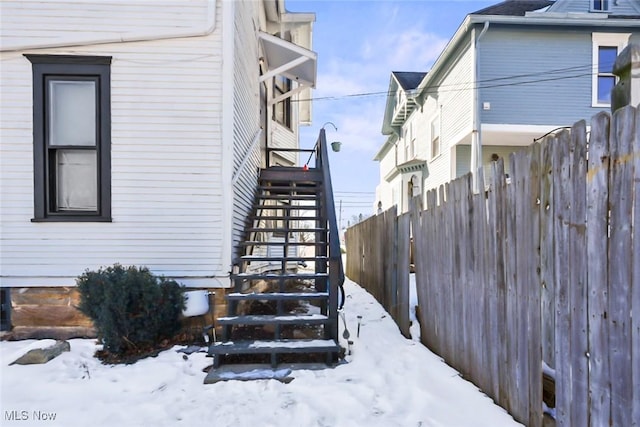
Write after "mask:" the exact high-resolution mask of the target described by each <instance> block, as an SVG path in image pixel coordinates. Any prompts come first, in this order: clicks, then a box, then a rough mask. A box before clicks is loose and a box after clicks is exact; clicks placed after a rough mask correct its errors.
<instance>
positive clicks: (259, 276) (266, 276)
mask: <svg viewBox="0 0 640 427" xmlns="http://www.w3.org/2000/svg"><path fill="white" fill-rule="evenodd" d="M327 277H329V275H328V274H327V273H308V274H300V273H298V274H296V273H292V274H274V273H239V274H233V275H231V278H232V279H241V280H279V279H284V280H287V279H300V280H306V279H326V278H327Z"/></svg>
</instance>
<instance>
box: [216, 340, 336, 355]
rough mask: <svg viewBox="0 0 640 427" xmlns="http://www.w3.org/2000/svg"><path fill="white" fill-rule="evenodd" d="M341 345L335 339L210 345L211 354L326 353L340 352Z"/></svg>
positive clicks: (248, 341) (254, 341)
mask: <svg viewBox="0 0 640 427" xmlns="http://www.w3.org/2000/svg"><path fill="white" fill-rule="evenodd" d="M338 351H340V346H339V345H338V344H336V342H335V341H333V340H295V339H283V340H270V341H266V340H265V341H261V340H242V341H223V342H215V343H213V344H211V345H210V346H209V355H210V356H213V355H215V354H256V353H263V354H264V353H266V354H271V353H326V352H338Z"/></svg>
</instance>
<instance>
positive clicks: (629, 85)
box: [611, 34, 640, 113]
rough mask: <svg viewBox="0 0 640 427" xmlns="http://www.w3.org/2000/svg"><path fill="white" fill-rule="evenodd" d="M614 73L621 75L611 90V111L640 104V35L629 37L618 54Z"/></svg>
mask: <svg viewBox="0 0 640 427" xmlns="http://www.w3.org/2000/svg"><path fill="white" fill-rule="evenodd" d="M613 74H615V75H616V76H618V77H620V80H619V81H618V84H616V86H615V87H614V88H613V90H612V91H611V112H612V113H615V112H616V111H617V110H618V109H619V108H622V107H625V106H627V105H632V106H636V105H638V104H640V35H638V34H635V35H633V36H631V37H630V38H629V44H628V45H627V47H625V48H624V49H623V50H622V52H620V54H619V55H618V58H617V59H616V62H615V64H614V65H613Z"/></svg>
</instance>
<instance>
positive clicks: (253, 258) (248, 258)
mask: <svg viewBox="0 0 640 427" xmlns="http://www.w3.org/2000/svg"><path fill="white" fill-rule="evenodd" d="M328 260H329V257H326V256H317V257H289V256H284V257H269V256H260V255H243V256H241V257H240V261H245V262H254V261H255V262H261V261H265V262H272V261H274V262H282V261H286V262H290V261H291V262H298V261H299V262H303V261H304V262H306V261H310V262H313V261H328Z"/></svg>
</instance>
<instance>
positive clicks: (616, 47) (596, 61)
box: [592, 33, 630, 107]
mask: <svg viewBox="0 0 640 427" xmlns="http://www.w3.org/2000/svg"><path fill="white" fill-rule="evenodd" d="M629 36H630V34H611V33H593V34H592V42H593V53H592V67H593V68H592V69H593V77H592V106H594V107H608V106H610V105H611V90H612V89H613V87H614V86H615V84H616V76H615V75H614V74H613V64H614V63H615V61H616V58H617V56H618V54H619V53H620V51H621V50H622V49H623V48H624V46H626V44H627V43H628V41H629Z"/></svg>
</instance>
